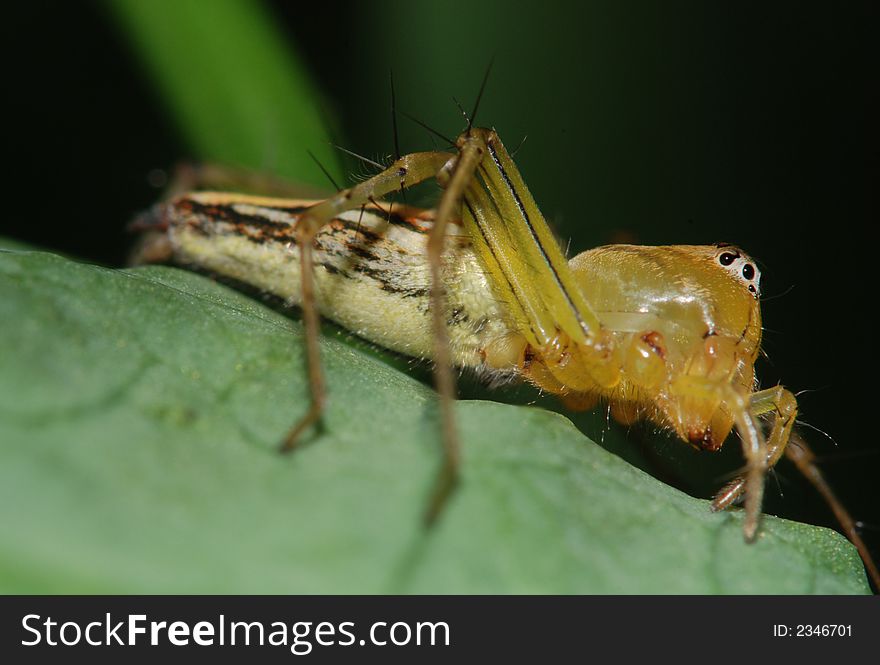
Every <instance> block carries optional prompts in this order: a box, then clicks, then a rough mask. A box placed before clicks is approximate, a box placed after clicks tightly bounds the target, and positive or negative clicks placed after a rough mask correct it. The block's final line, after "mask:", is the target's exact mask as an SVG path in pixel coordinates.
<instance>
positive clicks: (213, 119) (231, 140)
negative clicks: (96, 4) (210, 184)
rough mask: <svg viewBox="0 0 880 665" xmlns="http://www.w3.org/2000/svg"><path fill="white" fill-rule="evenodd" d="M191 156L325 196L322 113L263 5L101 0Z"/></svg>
mask: <svg viewBox="0 0 880 665" xmlns="http://www.w3.org/2000/svg"><path fill="white" fill-rule="evenodd" d="M105 5H106V6H107V8H108V9H110V10H111V12H110V13H111V16H113V17H114V18H115V19H116V20H117V22H118V25H119V26H120V28H121V29H122V30H123V32H124V34H125V35H127V37H128V40H129V42H130V43H131V45H132V47H133V48H134V50H135V53H136V54H137V56H138V57H139V59H140V60H141V62H142V63H143V65H144V66H145V68H146V70H147V71H148V73H149V74H150V76H151V78H152V80H153V82H154V84H155V85H156V87H157V89H158V91H159V93H160V95H161V99H162V101H163V102H164V103H165V104H166V106H167V107H168V109H169V111H170V112H171V116H172V117H173V118H174V119H175V120H176V122H177V125H178V127H179V128H180V131H181V133H182V135H183V136H184V137H185V138H186V140H187V141H188V142H189V144H190V147H191V149H192V150H194V151H195V153H196V156H198V157H199V158H201V159H204V160H208V161H213V162H217V163H221V164H227V165H234V166H240V167H247V168H250V169H255V170H258V171H263V172H270V173H272V174H273V175H275V176H279V177H287V178H291V179H293V180H295V181H297V182H299V183H304V182H307V183H311V184H314V185H322V186H326V184H327V183H326V180H325V177H324V176H323V175H322V174H321V172H320V170H319V169H318V168H317V167H316V166H315V164H314V163H313V162H312V160H311V158H310V157H309V155H308V151H309V150H311V151H312V152H313V153H314V154H315V155H316V157H317V158H318V159H319V160H320V161H321V163H322V164H323V165H324V166H325V167H326V168H327V169H328V170H329V171H330V172H331V173H332V174H333V175H335V176H336V178H337V179H338V180H341V179H342V178H341V170H340V168H339V161H338V159H337V155H336V154H334V153H333V151H332V150H331V148H330V146H329V135H328V131H327V126H326V122H325V121H326V118H327V115H328V113H327V110H326V109H324V108H322V104H321V103H320V101H319V96H318V94H317V93H316V90H315V87H314V85H313V84H312V82H311V81H310V80H309V76H308V75H307V74H306V71H305V69H304V67H303V66H302V65H301V64H300V62H299V60H298V58H297V57H296V55H295V53H294V52H293V49H292V47H291V46H290V45H289V44H288V43H286V42H285V39H284V37H283V36H282V35H281V34H279V32H278V30H277V29H276V28H275V26H274V25H273V23H272V20H271V17H270V16H269V15H268V14H267V12H266V11H265V10H264V8H263V7H262V5H260V4H259V3H255V2H248V1H247V0H218V1H217V2H211V3H205V2H199V1H195V0H150V2H142V1H141V0H106V2H105Z"/></svg>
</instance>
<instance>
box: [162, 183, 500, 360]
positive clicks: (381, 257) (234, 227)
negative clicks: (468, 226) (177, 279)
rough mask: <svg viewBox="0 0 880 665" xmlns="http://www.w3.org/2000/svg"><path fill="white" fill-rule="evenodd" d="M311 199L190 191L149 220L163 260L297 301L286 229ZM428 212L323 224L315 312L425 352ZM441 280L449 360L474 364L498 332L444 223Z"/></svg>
mask: <svg viewBox="0 0 880 665" xmlns="http://www.w3.org/2000/svg"><path fill="white" fill-rule="evenodd" d="M312 204H314V201H303V200H293V199H271V198H264V197H254V196H245V195H240V194H225V193H215V192H198V193H193V194H188V195H184V196H181V197H178V198H176V199H174V200H172V201H170V202H168V203H166V204H160V208H159V209H158V214H157V215H156V217H157V223H158V224H159V225H160V226H161V227H162V228H164V229H165V237H164V239H163V242H165V243H166V244H167V246H168V251H169V252H170V258H171V260H172V261H174V262H177V263H180V264H183V265H189V266H194V267H197V268H199V269H201V270H205V271H208V272H210V273H214V274H217V275H220V276H222V277H226V278H229V279H232V280H235V281H237V282H241V283H244V284H247V285H249V286H252V287H255V288H257V289H259V290H261V291H265V292H267V293H271V294H273V295H275V296H278V297H281V298H284V299H285V300H286V301H288V302H290V303H291V304H292V305H297V304H299V302H300V261H299V249H298V247H297V242H296V238H295V235H294V227H295V224H296V221H297V219H298V217H299V215H300V214H301V213H302V212H303V211H304V210H305V209H306V208H308V207H309V206H310V205H312ZM431 227H432V223H431V218H430V214H429V213H427V212H424V211H420V210H416V209H413V208H400V209H397V210H396V211H390V212H389V210H388V209H387V208H386V207H385V206H382V205H379V206H376V205H371V206H369V207H367V208H365V209H364V210H363V211H360V210H354V211H350V212H346V213H343V214H341V215H339V216H338V217H337V218H335V219H333V220H332V221H331V222H330V224H328V225H327V226H326V227H325V228H324V229H323V230H322V231H321V232H320V233H318V235H317V236H316V238H315V246H314V252H313V254H314V261H315V288H316V295H317V303H318V308H319V311H320V312H321V314H322V315H323V316H325V317H327V318H328V319H330V320H332V321H335V322H336V323H338V324H340V325H342V326H343V327H345V328H347V329H348V330H350V331H352V332H353V333H355V334H357V335H359V336H360V337H363V338H364V339H366V340H368V341H371V342H374V343H376V344H379V345H381V346H383V347H385V348H388V349H391V350H394V351H398V352H400V353H403V354H406V355H410V356H414V357H418V358H429V357H430V356H431V353H432V351H431V350H432V330H431V324H430V310H429V300H430V298H429V293H430V269H429V266H428V260H427V251H426V245H427V239H428V233H429V231H430V229H431ZM447 240H448V242H447V252H446V258H445V265H444V279H445V281H446V283H447V292H448V293H449V298H448V308H449V309H448V311H447V321H448V322H449V326H450V337H451V342H452V350H453V358H454V362H455V364H457V365H460V366H476V367H479V366H481V364H482V362H483V357H482V354H481V351H482V349H483V348H484V347H485V345H486V343H487V340H489V339H494V338H497V337H502V336H504V335H505V334H507V333H508V327H507V324H506V323H505V320H506V315H505V312H504V310H503V308H502V307H501V305H500V304H499V303H498V302H497V300H496V298H495V297H494V295H493V294H492V290H491V288H490V286H489V283H488V281H487V278H486V275H485V273H484V271H483V270H482V269H481V268H480V266H479V263H478V260H477V258H476V256H475V255H474V253H473V251H472V249H471V247H470V243H469V241H468V240H467V239H466V238H464V237H463V236H461V235H460V228H459V227H458V226H457V225H452V228H451V229H450V234H449V237H448V238H447Z"/></svg>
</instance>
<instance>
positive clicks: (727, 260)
mask: <svg viewBox="0 0 880 665" xmlns="http://www.w3.org/2000/svg"><path fill="white" fill-rule="evenodd" d="M734 261H736V254H731V253H730V252H724V254H722V255H721V256H719V257H718V263H720V264H721V265H723V266H729V265H730V264H731V263H733V262H734Z"/></svg>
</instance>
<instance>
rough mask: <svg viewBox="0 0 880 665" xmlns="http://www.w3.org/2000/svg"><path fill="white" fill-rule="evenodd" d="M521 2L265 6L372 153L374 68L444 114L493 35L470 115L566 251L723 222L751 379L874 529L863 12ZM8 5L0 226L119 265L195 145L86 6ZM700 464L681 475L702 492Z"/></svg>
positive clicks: (676, 455) (449, 117)
mask: <svg viewBox="0 0 880 665" xmlns="http://www.w3.org/2000/svg"><path fill="white" fill-rule="evenodd" d="M533 4H534V6H533V7H529V6H527V5H525V4H524V3H523V4H520V5H517V6H516V7H514V6H512V5H513V3H503V2H481V3H456V2H443V3H427V2H424V3H423V2H400V3H387V2H382V3H358V4H355V3H318V4H317V5H312V6H311V7H310V10H311V13H310V14H303V13H302V12H303V9H302V7H301V5H302V3H293V2H289V3H286V2H280V1H279V2H272V3H268V5H267V6H268V8H269V11H270V12H271V15H272V17H273V20H274V21H275V22H276V23H277V25H278V26H279V29H281V30H283V31H284V33H285V34H286V35H287V38H288V39H289V41H290V43H291V44H292V45H293V47H294V49H295V50H296V51H297V52H299V54H300V55H301V56H302V57H303V58H304V59H305V61H306V62H307V63H308V64H309V66H310V68H311V71H312V75H313V77H314V79H315V81H316V82H317V83H318V86H319V88H320V89H321V90H323V93H324V99H323V100H322V106H323V107H324V109H325V110H326V114H327V117H328V121H329V122H330V123H331V124H332V125H333V126H334V128H335V133H336V134H337V136H338V142H339V143H341V144H343V145H345V146H346V147H349V148H351V149H353V150H356V151H358V152H361V153H363V154H366V155H369V156H373V157H375V156H377V155H386V154H388V153H390V152H391V151H392V150H393V142H392V134H391V123H390V115H389V96H388V72H389V70H390V69H391V68H393V70H394V74H395V79H396V82H397V90H398V102H399V105H400V106H401V107H402V108H404V109H406V110H407V111H409V112H411V113H413V114H415V115H417V116H418V117H420V118H422V119H423V120H424V121H426V122H428V123H429V124H431V125H434V126H436V127H437V128H438V129H440V130H441V131H443V132H445V133H448V134H455V133H456V132H457V131H458V130H459V129H460V128H461V126H462V119H461V116H460V115H459V113H458V111H457V109H456V107H455V105H454V103H453V102H452V99H451V98H452V97H453V96H455V97H456V98H458V99H459V100H461V101H462V103H463V104H464V105H465V106H466V107H470V106H471V104H472V101H473V98H474V96H475V94H476V90H477V88H478V87H479V82H480V79H481V78H482V75H483V72H484V70H485V68H486V65H487V63H488V62H489V60H490V59H491V58H492V57H493V56H494V58H495V66H494V70H493V72H492V76H491V78H490V81H489V86H488V89H487V91H486V95H485V98H484V100H483V103H482V106H481V109H480V113H479V119H478V120H479V122H480V123H481V124H489V125H492V126H494V127H495V128H496V129H498V131H499V132H500V133H501V135H502V137H503V138H504V139H505V141H506V143H507V145H508V148H510V149H513V148H515V147H516V146H517V145H518V144H519V142H520V141H521V140H522V138H523V136H525V135H526V134H527V135H528V137H529V138H528V140H527V141H526V143H525V144H524V146H523V147H522V149H521V150H520V151H519V152H518V153H517V161H518V163H519V165H520V168H521V170H522V172H523V175H524V177H525V179H526V181H527V182H528V183H529V185H530V187H531V188H532V191H533V193H534V194H535V197H536V199H537V200H538V202H539V204H540V205H541V206H542V208H543V210H544V213H545V215H546V216H547V217H548V219H550V220H551V221H552V222H553V223H554V224H555V226H556V228H557V229H558V231H559V233H560V235H561V236H562V237H563V238H565V239H568V238H571V239H572V250H573V251H576V250H579V249H582V248H586V247H589V246H591V245H594V244H598V243H604V242H609V241H612V240H613V239H616V238H619V237H634V238H636V239H637V240H638V241H639V242H643V243H711V242H716V241H727V242H734V243H737V244H740V245H742V246H743V247H745V248H746V249H747V250H748V251H749V252H750V253H752V254H753V255H754V256H755V258H756V259H757V260H758V261H759V263H760V265H761V266H762V269H763V271H764V281H763V286H764V291H765V295H767V296H769V297H771V298H772V297H773V296H777V295H780V294H783V293H784V294H785V295H784V296H782V297H778V298H772V299H769V300H768V302H767V304H766V305H765V306H764V319H765V326H766V328H767V332H766V341H765V348H766V350H767V352H768V353H769V355H770V360H769V362H762V363H761V366H760V374H761V377H762V383H763V384H764V385H772V384H773V383H775V382H777V381H782V382H784V383H785V384H786V385H787V386H789V387H790V388H791V389H792V390H794V391H801V390H810V391H812V392H808V393H807V394H805V395H803V396H802V398H801V405H802V414H803V418H804V419H805V420H806V421H807V422H809V423H811V424H813V425H815V426H817V427H819V428H821V429H823V430H825V431H827V432H828V433H829V434H831V435H832V436H833V437H834V439H836V440H837V441H838V443H839V446H838V447H837V448H836V449H835V448H834V447H833V446H832V445H831V444H830V443H828V442H827V441H826V440H825V439H824V437H822V436H821V435H819V434H816V433H811V432H809V430H808V431H807V435H808V438H809V440H810V441H811V442H812V443H813V445H814V447H815V448H816V449H817V451H818V452H819V453H820V454H821V455H826V456H827V457H828V458H829V461H828V463H827V464H826V466H825V470H826V473H827V474H828V475H829V477H830V478H831V480H832V482H833V484H834V486H835V488H836V489H837V490H838V492H839V494H840V495H841V497H842V498H843V499H844V501H845V502H846V504H847V505H848V506H849V507H850V508H851V510H852V511H853V513H854V514H855V516H856V518H857V519H862V520H864V521H865V522H867V523H868V527H867V528H866V531H865V536H866V538H867V539H868V540H869V541H871V542H872V543H874V544H875V545H876V544H880V538H878V535H880V501H878V499H880V493H878V487H880V483H878V480H877V472H878V469H880V456H878V452H880V444H878V440H877V436H876V434H875V432H874V429H875V419H874V418H873V414H874V412H875V411H876V406H875V399H876V398H875V394H876V387H875V377H876V376H877V374H876V372H877V363H876V361H875V358H876V355H877V352H876V350H875V346H876V344H877V342H876V341H875V339H874V338H875V334H874V331H875V330H876V326H875V324H874V323H873V322H872V319H871V317H872V314H873V311H872V310H873V309H875V305H874V303H875V301H876V296H875V294H874V288H875V283H876V280H875V279H874V276H873V270H874V269H875V266H876V261H875V250H874V248H873V244H872V241H871V240H870V239H869V238H868V237H867V234H868V229H869V228H871V226H869V223H871V222H874V221H875V220H876V217H877V197H876V183H877V181H878V176H880V173H878V171H880V158H878V150H877V145H878V144H877V136H876V125H877V123H876V118H877V117H880V113H878V109H877V108H876V105H875V104H874V102H873V100H871V99H870V97H871V95H870V92H871V91H872V89H874V91H876V88H877V80H876V71H877V64H878V63H877V57H876V55H877V48H876V39H875V33H876V28H877V20H876V18H877V17H876V16H875V15H874V13H873V12H871V11H869V9H868V4H867V3H865V4H864V5H860V4H856V3H847V5H846V7H845V8H843V9H841V6H839V5H838V4H837V3H827V4H825V5H822V4H819V3H810V4H809V6H808V7H807V6H803V5H802V3H794V2H791V3H772V4H771V3H767V4H754V5H749V4H746V5H745V6H744V5H742V4H740V3H737V6H735V7H734V6H731V5H728V4H727V3H723V4H722V3H700V2H692V3H669V2H666V3H620V2H606V3H574V2H572V3H555V2H541V3H533ZM205 5H206V20H209V15H208V14H207V12H208V11H209V10H208V5H209V3H205ZM9 11H11V12H12V13H11V14H9V15H8V16H7V18H5V19H4V23H5V24H6V29H7V30H9V34H8V35H7V36H6V38H5V39H4V42H5V43H4V47H5V49H6V50H7V51H8V53H7V57H6V59H5V62H6V64H7V66H6V68H5V76H6V78H7V80H6V82H5V83H6V86H5V87H6V90H7V94H6V95H5V97H6V100H5V106H6V110H7V113H9V119H8V120H7V123H6V133H5V136H4V144H5V146H6V149H5V150H4V155H5V157H6V160H5V161H6V165H7V168H8V169H10V170H11V172H12V173H13V174H14V175H13V176H12V178H11V179H10V176H9V175H7V177H6V187H5V188H4V191H5V194H6V196H5V197H4V208H5V209H4V211H3V221H2V228H0V234H2V235H5V236H9V237H13V238H17V239H20V240H24V241H28V242H31V243H35V244H38V245H41V246H44V247H47V248H51V249H57V250H59V251H63V252H66V253H68V254H71V255H74V256H79V257H82V258H85V259H89V260H93V261H96V262H101V263H104V264H107V265H120V264H121V263H122V262H123V260H124V257H125V256H126V253H127V250H128V248H129V246H130V243H131V238H130V237H128V236H127V235H126V234H125V232H124V227H125V224H126V222H127V221H128V220H129V219H130V218H131V216H132V215H133V214H134V213H136V212H137V211H139V210H141V209H143V208H145V207H147V206H149V205H150V204H151V203H152V202H153V201H154V200H155V199H156V197H157V195H158V192H157V191H156V190H155V189H154V188H153V187H151V186H150V184H149V182H148V179H147V174H148V173H149V172H150V171H151V170H153V169H164V168H167V167H169V166H170V165H173V164H174V163H176V162H178V161H180V160H181V159H185V158H188V157H193V156H194V155H193V154H192V149H191V146H189V145H187V144H186V143H185V142H184V141H183V139H182V137H181V134H180V133H178V129H177V127H176V126H175V125H174V123H173V122H172V121H171V119H170V118H169V117H168V116H167V115H166V114H165V109H164V107H163V105H162V103H161V101H160V99H159V98H158V96H157V94H156V93H155V92H154V90H153V88H152V87H151V85H150V83H149V81H148V79H146V78H145V77H144V76H143V75H142V72H141V69H140V67H139V64H138V62H137V61H136V60H135V58H134V57H133V55H132V53H131V51H130V49H129V48H128V45H127V44H126V41H125V38H124V36H123V35H122V34H121V33H120V32H119V31H118V30H117V28H116V26H115V24H114V23H113V22H112V21H111V20H110V19H109V16H108V15H106V14H105V13H104V12H103V11H102V5H99V4H91V3H82V4H74V3H60V2H59V3H52V2H34V3H29V4H28V5H27V6H26V7H18V8H16V9H14V10H9ZM10 28H11V30H10ZM872 40H874V41H873V43H872ZM254 76H255V77H258V76H259V72H254ZM266 136H267V139H266V146H265V160H264V163H261V164H253V165H251V166H260V167H263V168H267V169H271V168H272V161H273V158H272V145H271V143H272V141H271V136H272V130H271V128H267V130H266ZM401 139H402V143H403V148H404V150H420V149H429V148H430V147H431V145H432V142H431V139H430V137H429V136H428V135H427V134H426V133H425V132H424V131H423V130H420V129H418V128H417V127H415V126H413V125H412V124H409V123H406V122H402V124H401ZM348 169H349V170H351V171H359V172H360V171H362V170H363V169H362V168H361V167H360V166H359V165H356V164H348ZM315 181H316V182H320V175H319V174H317V173H316V174H315ZM792 287H793V288H792ZM789 289H791V290H790V291H789ZM2 325H10V323H9V322H3V323H2ZM595 434H596V433H595V432H594V438H597V439H598V438H599V437H598V436H595ZM633 436H634V438H636V439H640V438H642V435H641V434H640V433H638V432H636V433H634V435H633ZM660 450H661V452H660V456H661V464H662V466H664V467H665V469H666V471H667V472H671V474H672V475H673V476H683V475H684V476H687V475H689V474H690V473H691V472H690V471H687V472H686V471H684V469H687V468H688V465H690V464H691V463H692V462H693V459H692V458H695V457H696V458H697V460H699V459H700V456H695V455H693V454H692V453H691V452H690V451H688V450H687V449H686V448H684V447H683V446H681V447H679V446H678V445H677V444H674V443H673V444H671V445H670V444H668V443H661V445H660ZM702 457H705V456H702ZM731 459H733V460H734V462H733V463H734V464H735V463H736V462H735V459H736V457H735V456H733V457H732V458H731ZM832 460H833V461H832ZM709 466H713V465H709ZM717 473H718V471H717V469H713V470H712V471H711V472H709V471H707V472H705V474H706V477H703V478H701V479H699V480H698V482H697V484H695V485H693V487H696V488H700V489H699V490H698V491H704V488H706V487H708V486H710V485H711V484H712V483H717V480H716V479H715V476H716V475H717ZM779 475H780V478H779V485H780V486H781V487H782V490H783V492H784V497H780V496H779V493H778V491H777V490H776V489H775V486H774V485H775V484H774V483H773V482H772V481H771V486H770V488H769V492H768V493H769V495H770V499H769V508H768V509H769V510H770V511H771V512H777V513H778V514H782V515H784V516H787V517H792V518H795V519H805V520H807V521H813V522H816V523H831V518H830V514H829V513H828V511H827V510H826V509H825V508H824V507H823V506H822V505H821V502H820V501H818V500H817V499H816V498H815V497H814V496H813V495H812V493H811V492H810V491H809V490H804V488H803V487H802V485H803V483H802V482H801V481H799V480H798V478H797V477H796V474H795V472H794V471H792V470H791V469H790V468H787V467H786V468H782V469H781V470H780V474H779ZM678 482H679V483H680V484H682V485H683V486H685V487H689V486H691V485H690V482H691V481H690V480H688V478H687V477H683V478H679V481H678ZM875 549H876V548H875Z"/></svg>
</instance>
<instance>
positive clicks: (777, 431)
mask: <svg viewBox="0 0 880 665" xmlns="http://www.w3.org/2000/svg"><path fill="white" fill-rule="evenodd" d="M797 411H798V408H797V400H796V399H795V396H794V395H793V394H792V393H791V392H790V391H788V390H786V389H785V388H783V387H782V386H776V387H774V388H768V389H767V390H761V391H759V392H756V393H754V394H752V396H751V399H750V413H751V415H752V416H753V417H759V416H762V415H765V414H768V413H773V414H774V415H773V427H772V429H771V431H770V437H769V438H768V440H767V447H766V457H765V460H766V464H765V467H766V469H767V470H769V469H772V468H773V467H774V466H776V463H777V462H778V461H779V460H780V459H782V455H783V454H785V456H786V457H788V459H789V460H791V461H792V462H793V463H794V465H795V466H796V467H797V468H798V470H799V471H800V472H801V473H802V474H803V475H804V476H805V477H806V478H807V480H809V481H810V483H811V484H812V485H813V486H814V487H815V488H816V490H817V491H818V492H819V494H821V495H822V497H823V498H824V499H825V501H826V502H827V503H828V506H829V507H830V508H831V510H832V512H833V513H834V516H835V517H836V518H837V521H838V522H839V523H840V526H841V527H842V529H843V532H844V534H845V535H846V537H847V538H849V540H850V542H852V543H853V545H855V546H856V549H857V550H858V552H859V554H860V555H861V557H862V561H864V563H865V569H866V570H867V571H868V574H869V575H870V577H871V579H872V580H873V582H874V585H875V586H877V587H878V588H880V570H878V568H877V565H876V564H875V563H874V560H873V558H872V557H871V553H870V551H869V550H868V547H867V545H865V542H864V541H863V540H862V538H861V536H860V535H859V532H858V529H857V527H856V523H855V520H853V518H852V516H851V515H850V514H849V512H848V511H847V510H846V508H844V506H843V503H841V501H840V499H838V498H837V496H836V495H835V494H834V492H833V491H832V489H831V486H830V485H829V484H828V481H826V480H825V477H824V476H823V475H822V472H821V471H820V470H819V467H818V466H817V465H816V457H815V455H814V454H813V451H812V450H811V449H810V447H809V446H808V445H807V443H806V441H804V440H803V438H801V436H800V435H799V434H798V433H797V432H796V431H794V429H793V428H794V423H795V418H796V417H797ZM765 473H766V472H765ZM749 492H750V488H749V473H748V472H747V473H746V474H745V475H743V476H740V477H738V478H735V479H734V480H732V481H731V482H729V483H728V484H727V485H725V486H724V487H723V488H722V489H721V491H719V492H718V494H716V495H715V499H714V500H713V501H712V510H713V511H718V510H724V509H725V508H727V507H729V506H730V505H732V504H733V503H734V502H735V501H736V500H737V499H738V498H739V497H740V496H742V495H743V494H745V495H746V500H747V501H748V495H749ZM754 519H756V517H752V516H750V515H749V514H748V503H747V515H746V524H747V525H748V524H750V523H751V522H752V521H753V520H754ZM755 526H757V523H756V522H755ZM747 535H748V532H747Z"/></svg>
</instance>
